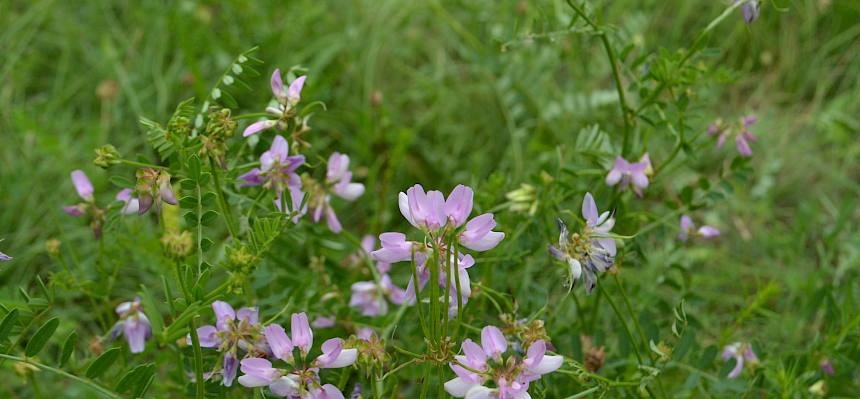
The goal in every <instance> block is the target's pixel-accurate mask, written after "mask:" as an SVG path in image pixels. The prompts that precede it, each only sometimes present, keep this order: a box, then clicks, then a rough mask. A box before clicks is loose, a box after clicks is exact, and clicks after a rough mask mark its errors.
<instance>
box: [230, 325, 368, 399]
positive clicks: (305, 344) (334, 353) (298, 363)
mask: <svg viewBox="0 0 860 399" xmlns="http://www.w3.org/2000/svg"><path fill="white" fill-rule="evenodd" d="M290 319H291V322H290V327H291V335H292V338H291V337H289V336H287V333H286V331H285V330H284V328H283V327H281V326H280V325H277V324H271V325H269V326H266V328H265V329H263V332H264V334H265V339H266V341H267V342H268V346H269V348H271V352H272V355H273V356H274V358H277V359H280V360H283V361H284V362H286V363H287V364H288V365H289V366H290V368H288V369H284V368H278V367H274V366H273V365H272V362H271V361H269V360H266V359H261V358H246V359H243V360H242V362H241V370H242V373H243V375H242V376H240V377H239V384H241V385H243V386H245V387H249V388H256V387H266V386H267V387H269V389H270V390H271V391H272V394H274V395H276V396H282V397H289V398H299V397H301V398H321V399H325V398H343V393H342V392H340V390H338V389H337V387H335V386H334V385H331V384H322V383H321V381H320V378H319V369H321V368H341V367H347V366H350V365H352V364H353V363H355V360H356V358H357V356H358V351H357V350H356V349H355V348H344V341H343V340H342V339H340V338H332V339H329V340H327V341H325V342H323V344H322V346H321V350H322V354H321V355H319V356H317V357H316V358H315V359H314V360H312V361H310V362H305V361H304V357H305V356H307V354H308V352H310V349H311V347H312V346H313V330H312V329H311V327H310V325H309V324H308V317H307V315H306V314H305V313H294V314H292V315H291V317H290ZM294 349H298V350H299V352H300V354H301V359H296V358H295V357H294V355H293V350H294Z"/></svg>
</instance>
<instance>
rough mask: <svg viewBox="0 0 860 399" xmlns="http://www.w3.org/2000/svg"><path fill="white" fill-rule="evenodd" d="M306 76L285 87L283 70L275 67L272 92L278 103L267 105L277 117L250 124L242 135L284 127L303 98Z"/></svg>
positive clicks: (267, 109) (269, 110) (268, 109)
mask: <svg viewBox="0 0 860 399" xmlns="http://www.w3.org/2000/svg"><path fill="white" fill-rule="evenodd" d="M306 79H307V77H306V76H299V77H298V78H296V79H295V80H293V82H292V83H291V84H290V87H289V88H288V89H286V90H285V89H284V82H283V80H281V70H280V69H275V72H273V73H272V79H271V85H272V94H273V95H274V96H275V100H276V101H277V105H276V106H273V107H267V108H266V112H268V113H269V114H271V115H272V116H273V117H275V118H277V119H264V120H261V121H257V122H254V123H252V124H250V125H249V126H248V127H246V128H245V130H244V131H243V132H242V136H244V137H248V136H252V135H254V134H257V133H259V132H262V131H264V130H268V129H271V128H273V127H278V128H280V129H284V128H285V127H286V126H287V121H288V120H289V118H290V117H292V116H293V115H294V114H295V108H296V106H297V105H298V104H299V101H300V100H301V93H302V88H303V87H304V85H305V80H306Z"/></svg>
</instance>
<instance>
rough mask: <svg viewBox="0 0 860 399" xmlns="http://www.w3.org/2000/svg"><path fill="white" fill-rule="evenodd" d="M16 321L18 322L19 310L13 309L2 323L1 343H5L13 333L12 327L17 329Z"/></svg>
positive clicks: (0, 331)
mask: <svg viewBox="0 0 860 399" xmlns="http://www.w3.org/2000/svg"><path fill="white" fill-rule="evenodd" d="M16 321H18V309H12V311H11V312H9V313H7V314H6V317H4V318H3V321H2V322H0V342H3V340H4V339H6V337H7V336H9V333H11V332H12V327H15V322H16Z"/></svg>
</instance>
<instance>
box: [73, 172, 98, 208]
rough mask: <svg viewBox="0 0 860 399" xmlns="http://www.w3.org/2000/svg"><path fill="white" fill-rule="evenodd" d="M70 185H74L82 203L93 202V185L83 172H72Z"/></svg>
mask: <svg viewBox="0 0 860 399" xmlns="http://www.w3.org/2000/svg"><path fill="white" fill-rule="evenodd" d="M71 175H72V184H74V185H75V190H77V191H78V195H79V196H80V197H81V198H83V199H84V201H92V200H93V183H91V182H90V179H89V178H88V177H87V175H86V174H85V173H84V171H82V170H80V169H78V170H74V171H72V174H71Z"/></svg>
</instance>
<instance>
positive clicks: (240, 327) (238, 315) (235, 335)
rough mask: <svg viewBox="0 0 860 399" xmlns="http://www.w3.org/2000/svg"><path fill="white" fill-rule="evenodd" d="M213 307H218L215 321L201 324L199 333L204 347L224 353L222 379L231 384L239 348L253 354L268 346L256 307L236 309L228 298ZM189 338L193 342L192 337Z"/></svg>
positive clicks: (250, 355) (260, 353)
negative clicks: (229, 302) (204, 324)
mask: <svg viewBox="0 0 860 399" xmlns="http://www.w3.org/2000/svg"><path fill="white" fill-rule="evenodd" d="M212 309H213V310H214V311H215V325H214V326H211V325H207V326H203V327H200V328H198V329H197V337H198V339H199V340H200V346H201V347H203V348H216V349H218V351H219V352H221V353H223V354H224V357H223V359H222V371H221V373H222V382H221V383H222V384H223V385H224V386H228V387H229V386H230V385H232V384H233V379H235V378H236V370H237V369H238V367H239V360H238V359H239V353H240V351H241V352H243V353H244V354H245V356H246V357H249V358H253V357H258V356H261V355H265V354H266V353H267V352H268V351H269V347H268V346H267V345H266V340H265V338H264V337H263V331H262V326H261V325H260V322H259V320H258V317H259V316H258V313H257V308H241V309H239V311H238V312H237V311H234V310H233V307H232V306H230V304H228V303H227V302H223V301H215V302H213V303H212ZM186 340H187V341H188V342H189V343H190V342H191V337H190V336H189V337H188V338H187V339H186ZM212 374H215V373H214V372H213V373H212Z"/></svg>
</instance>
